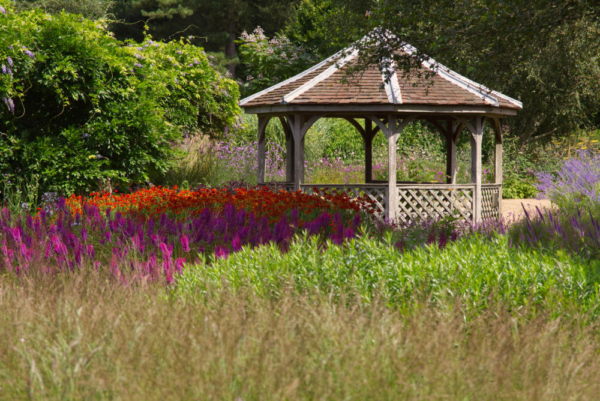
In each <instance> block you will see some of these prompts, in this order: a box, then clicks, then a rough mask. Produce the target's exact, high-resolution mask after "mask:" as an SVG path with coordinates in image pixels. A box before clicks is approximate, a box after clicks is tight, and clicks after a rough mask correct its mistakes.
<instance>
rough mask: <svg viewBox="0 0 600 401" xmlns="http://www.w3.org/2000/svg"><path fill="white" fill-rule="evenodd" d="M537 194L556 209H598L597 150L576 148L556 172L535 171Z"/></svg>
mask: <svg viewBox="0 0 600 401" xmlns="http://www.w3.org/2000/svg"><path fill="white" fill-rule="evenodd" d="M536 176H537V179H538V180H539V184H538V189H539V191H540V196H541V197H544V198H547V199H550V200H551V201H552V202H554V203H555V204H556V205H557V206H558V207H559V209H561V210H565V211H569V212H570V213H574V212H576V211H577V210H579V209H583V210H588V209H589V210H593V211H594V212H596V213H597V212H598V211H600V153H597V152H590V151H588V150H581V151H579V152H578V153H577V154H576V155H575V156H574V157H571V158H569V159H567V160H565V161H564V162H563V164H562V166H561V167H560V168H559V169H558V171H557V172H556V173H555V174H552V173H550V172H539V173H537V175H536Z"/></svg>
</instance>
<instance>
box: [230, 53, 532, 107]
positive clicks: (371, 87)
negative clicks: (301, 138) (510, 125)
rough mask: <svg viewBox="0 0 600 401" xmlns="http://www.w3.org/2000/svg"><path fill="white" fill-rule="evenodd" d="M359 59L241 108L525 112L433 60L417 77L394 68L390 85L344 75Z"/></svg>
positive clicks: (337, 60) (282, 86) (322, 67)
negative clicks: (426, 75) (424, 77)
mask: <svg viewBox="0 0 600 401" xmlns="http://www.w3.org/2000/svg"><path fill="white" fill-rule="evenodd" d="M403 51H405V52H407V53H408V54H414V53H415V49H414V48H413V47H412V46H409V45H406V46H404V49H403ZM357 57H358V51H357V50H355V49H353V48H349V49H346V50H344V51H341V52H339V53H337V54H335V55H333V56H331V57H329V58H327V59H326V60H324V61H322V62H320V63H319V64H317V65H315V66H313V67H311V68H309V69H308V70H306V71H304V72H302V73H301V74H298V75H296V76H294V77H292V78H290V79H287V80H285V81H283V82H280V83H278V84H276V85H273V86H271V87H270V88H267V89H265V90H263V91H261V92H258V93H256V94H254V95H252V96H249V97H247V98H245V99H243V100H241V101H240V106H242V107H244V108H245V109H246V110H247V111H248V112H256V113H264V112H285V111H286V110H290V109H293V110H297V111H301V110H302V109H305V108H306V109H307V110H308V109H312V110H314V109H315V108H316V107H318V108H319V109H332V110H333V109H335V111H338V112H341V111H345V110H346V109H348V110H350V109H354V111H356V106H362V107H361V109H365V110H380V109H381V110H382V111H383V110H392V109H393V110H396V111H410V110H414V111H429V112H449V113H455V112H459V113H460V112H485V113H494V114H496V113H497V114H509V115H512V114H516V111H517V110H520V109H522V108H523V105H522V103H521V102H519V101H518V100H515V99H512V98H510V97H508V96H506V95H503V94H501V93H499V92H497V91H492V90H490V89H488V88H486V87H484V86H483V85H480V84H478V83H476V82H473V81H471V80H470V79H468V78H465V77H463V76H462V75H460V74H458V73H456V72H454V71H452V70H450V69H449V68H447V67H445V66H443V65H441V64H439V63H437V62H436V61H435V60H433V59H429V60H428V61H425V62H423V63H422V65H421V71H415V72H411V74H410V75H408V76H406V74H403V73H402V72H401V71H400V70H399V69H398V66H397V65H396V64H395V63H394V66H393V68H395V70H392V71H391V72H392V74H391V77H390V79H389V80H386V77H385V75H384V74H382V72H381V71H380V68H379V66H378V65H372V66H370V67H369V68H367V69H366V70H365V71H364V72H362V73H361V74H359V75H356V76H355V77H348V76H347V75H346V71H347V69H348V68H349V67H350V66H352V65H353V64H354V63H356V61H357ZM396 70H398V73H396ZM428 72H429V73H431V72H433V73H434V75H433V76H432V77H431V78H427V79H426V82H423V80H422V79H421V78H419V73H428ZM344 79H345V80H346V81H345V82H344ZM428 82H432V83H433V85H429V84H427V83H428Z"/></svg>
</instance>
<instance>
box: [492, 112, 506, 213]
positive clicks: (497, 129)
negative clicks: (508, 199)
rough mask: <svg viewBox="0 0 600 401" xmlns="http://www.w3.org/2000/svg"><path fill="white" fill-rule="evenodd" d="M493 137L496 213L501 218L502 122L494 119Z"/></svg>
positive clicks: (502, 179)
mask: <svg viewBox="0 0 600 401" xmlns="http://www.w3.org/2000/svg"><path fill="white" fill-rule="evenodd" d="M494 134H495V135H494V137H495V142H496V148H495V154H494V183H495V184H498V185H499V186H500V187H499V188H498V213H499V215H500V216H502V183H503V181H504V177H503V174H504V172H503V169H502V120H501V119H498V118H496V119H494Z"/></svg>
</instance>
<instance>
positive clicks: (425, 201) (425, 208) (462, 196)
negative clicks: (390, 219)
mask: <svg viewBox="0 0 600 401" xmlns="http://www.w3.org/2000/svg"><path fill="white" fill-rule="evenodd" d="M474 189H475V186H474V185H448V186H440V185H435V186H434V185H431V186H424V185H415V186H412V185H411V186H399V187H398V216H399V218H400V220H402V221H403V222H408V221H409V220H414V219H426V220H427V219H439V218H443V217H445V216H449V215H455V216H457V217H462V218H464V219H465V220H467V221H472V219H473V191H474Z"/></svg>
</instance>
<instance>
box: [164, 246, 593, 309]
mask: <svg viewBox="0 0 600 401" xmlns="http://www.w3.org/2000/svg"><path fill="white" fill-rule="evenodd" d="M443 245H445V244H442V241H441V240H440V243H438V242H434V243H432V244H431V245H428V246H422V247H418V248H415V249H413V250H411V251H407V252H404V253H402V252H400V251H399V249H397V245H395V244H394V243H393V242H392V241H387V243H386V242H383V243H382V242H380V241H379V240H375V239H371V238H369V237H367V236H364V237H360V238H357V239H356V240H352V241H350V242H349V243H348V244H347V245H346V246H341V247H340V246H333V245H331V244H330V246H328V247H326V248H325V249H324V248H323V247H322V246H321V244H320V243H319V242H318V241H316V240H300V241H297V242H296V243H294V244H292V245H291V246H290V248H289V250H288V252H286V253H281V252H280V251H279V249H278V248H277V247H276V246H274V245H272V246H265V247H260V248H255V249H250V248H245V249H243V250H241V251H240V252H238V253H236V254H233V255H231V256H230V257H229V258H227V259H219V260H215V261H213V262H212V263H200V264H198V265H196V266H193V267H188V268H187V269H186V270H184V271H183V274H182V275H180V276H178V277H177V279H176V280H177V283H178V291H180V293H182V294H184V295H189V296H194V295H196V294H202V293H203V292H204V291H206V289H207V288H211V287H217V288H219V287H225V288H231V289H233V290H249V291H251V292H254V293H256V294H258V295H260V296H261V297H265V298H268V299H276V298H278V297H279V296H280V294H281V293H282V292H283V291H284V289H285V286H286V285H288V284H289V283H293V288H294V290H295V291H296V292H297V293H298V294H313V293H319V294H328V295H330V296H333V297H335V298H345V297H357V298H360V299H361V300H362V302H370V301H372V300H374V299H380V300H382V301H384V302H386V303H387V305H389V306H390V307H392V308H398V309H401V310H404V311H410V310H412V309H414V306H415V305H419V304H427V305H432V306H436V307H440V308H442V309H444V308H449V307H450V306H451V304H452V302H454V300H455V299H460V301H461V303H463V304H464V305H465V307H467V308H469V310H471V311H473V312H474V313H479V312H484V311H485V310H486V308H487V307H488V305H489V304H490V303H491V304H503V305H506V306H507V307H510V308H512V309H513V310H518V309H519V308H523V307H525V306H528V305H529V306H533V307H535V308H538V309H540V310H545V311H548V313H551V314H552V315H553V316H561V315H562V314H564V313H566V311H567V310H568V309H569V307H570V306H571V305H577V307H578V308H579V310H581V311H587V312H590V313H591V314H593V315H594V316H596V315H597V314H598V312H599V310H598V305H599V302H600V298H599V297H600V262H599V261H598V260H591V261H585V260H582V259H579V258H576V257H570V256H568V255H567V254H566V253H565V252H555V253H546V252H543V251H539V250H529V249H520V248H516V247H509V246H508V245H509V244H508V237H507V236H496V237H494V238H492V239H488V238H485V237H483V236H479V235H475V236H472V237H469V238H464V239H461V240H459V241H457V242H454V243H452V244H449V245H448V246H445V247H443V248H442V246H443Z"/></svg>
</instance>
